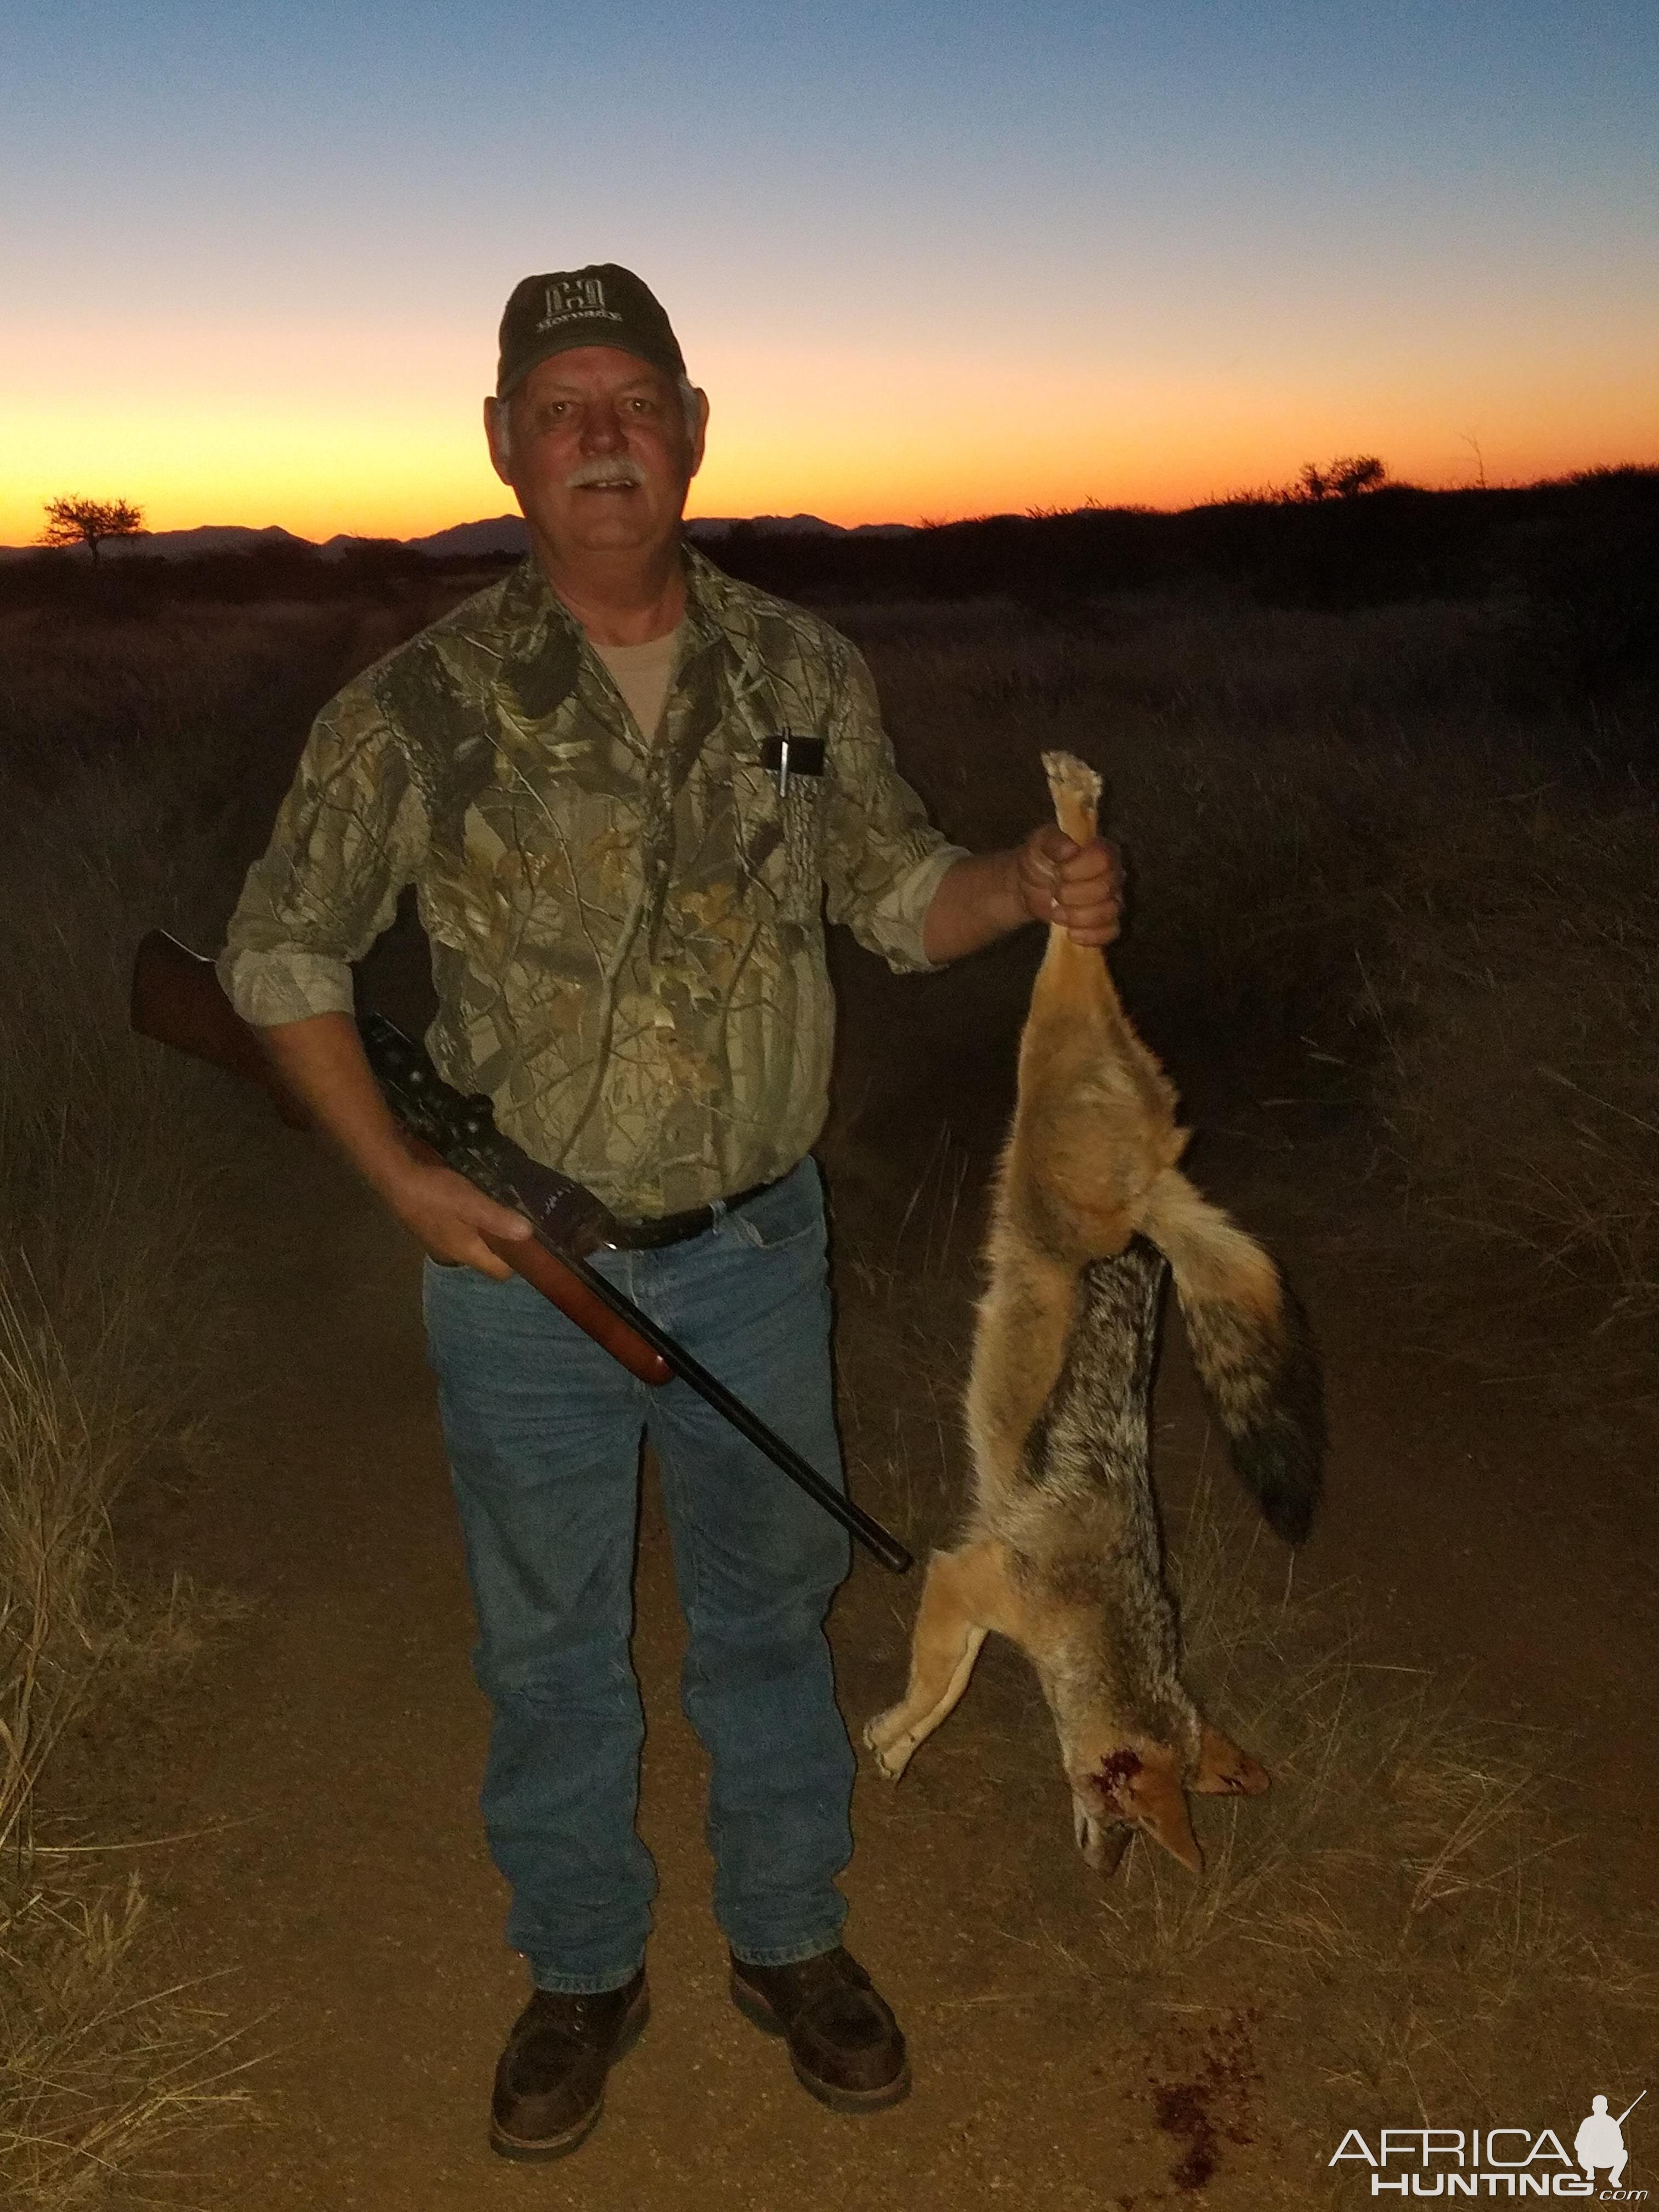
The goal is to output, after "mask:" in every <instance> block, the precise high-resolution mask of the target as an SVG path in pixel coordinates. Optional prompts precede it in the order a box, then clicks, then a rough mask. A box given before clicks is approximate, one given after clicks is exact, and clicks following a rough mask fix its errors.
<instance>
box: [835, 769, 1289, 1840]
mask: <svg viewBox="0 0 1659 2212" xmlns="http://www.w3.org/2000/svg"><path fill="white" fill-rule="evenodd" d="M1043 764H1044V767H1045V768H1046V769H1047V770H1048V779H1049V786H1050V789H1051V792H1052V793H1053V796H1054V808H1055V814H1056V817H1057V819H1058V820H1059V822H1060V827H1061V829H1063V830H1064V831H1065V832H1066V835H1067V836H1069V837H1072V838H1073V839H1074V840H1075V841H1076V842H1078V843H1079V844H1081V843H1084V842H1087V840H1088V839H1090V838H1091V837H1092V836H1094V834H1095V826H1096V810H1097V802H1098V798H1099V793H1100V779H1099V777H1098V776H1097V775H1096V774H1095V772H1094V771H1093V770H1092V769H1090V768H1088V767H1086V766H1085V763H1082V762H1081V761H1079V760H1076V759H1075V758H1073V757H1072V756H1070V755H1068V754H1064V753H1058V754H1056V753H1050V754H1046V755H1045V756H1044V761H1043ZM1175 1115H1176V1094H1175V1091H1174V1088H1173V1086H1172V1085H1170V1081H1169V1079H1168V1078H1167V1077H1166V1076H1165V1074H1164V1071H1163V1069H1162V1068H1161V1067H1160V1066H1159V1065H1158V1061H1157V1060H1155V1059H1154V1058H1153V1057H1152V1054H1151V1053H1150V1052H1148V1051H1147V1049H1146V1046H1145V1045H1144V1044H1142V1042H1140V1039H1139V1037H1138V1036H1136V1034H1135V1032H1134V1030H1133V1027H1132V1026H1131V1024H1130V1023H1129V1020H1128V1018H1127V1016H1126V1015H1125V1013H1124V1012H1123V1009H1122V1007H1121V1005H1120V1003H1119V1000H1118V997H1117V993H1116V990H1115V987H1114V985H1113V982H1112V979H1111V975H1110V973H1109V969H1108V968H1107V965H1106V962H1105V959H1104V957H1103V955H1102V954H1101V953H1100V952H1098V951H1094V950H1092V949H1090V948H1087V947H1085V946H1081V945H1073V942H1072V941H1071V939H1070V938H1069V937H1068V936H1067V935H1066V932H1065V931H1064V929H1062V928H1059V927H1054V928H1051V929H1050V931H1049V936H1048V950H1047V951H1046V953H1045V955H1044V957H1043V961H1042V967H1041V969H1040V970H1039V972H1038V975H1037V977H1036V983H1035V986H1034V987H1033V990H1032V994H1031V1006H1030V1015H1029V1017H1028V1019H1027V1021H1026V1024H1025V1029H1024V1035H1023V1036H1022V1038H1021V1042H1020V1051H1019V1100H1018V1109H1017V1111H1016V1114H1015V1117H1014V1123H1013V1127H1012V1131H1011V1133H1010V1135H1009V1139H1008V1143H1007V1146H1006V1150H1005V1152H1004V1155H1003V1159H1002V1163H1001V1166H1000V1172H999V1176H998V1179H997V1184H996V1188H995V1193H994V1203H993V1212H992V1219H991V1225H990V1231H989V1234H988V1237H987V1245H986V1253H985V1258H986V1265H987V1275H988V1285H987V1290H986V1292H985V1295H984V1297H983V1299H982V1300H981V1305H980V1309H979V1315H978V1323H977V1329H976V1334H975V1344H974V1356H973V1362H972V1369H971V1373H970V1376H969V1384H968V1389H967V1401H966V1413H967V1425H968V1432H969V1443H970V1445H971V1448H972V1454H973V1464H974V1494H973V1502H972V1507H971V1510H970V1513H969V1522H968V1526H967V1528H966V1529H965V1530H964V1532H963V1538H962V1541H960V1542H959V1543H958V1544H957V1546H956V1547H954V1548H953V1549H951V1550H950V1551H947V1552H939V1553H934V1555H933V1559H932V1560H931V1562H930V1563H929V1567H928V1571H927V1582H926V1584H925V1587H924V1589H923V1592H922V1598H921V1607H920V1610H919V1612H918V1613H917V1618H916V1623H915V1633H914V1637H913V1639H912V1647H911V1659H910V1674H909V1681H908V1686H907V1687H906V1691H905V1694H904V1696H903V1698H902V1699H901V1700H900V1702H899V1703H898V1704H897V1705H895V1706H893V1707H892V1708H890V1710H889V1711H886V1712H884V1713H882V1714H880V1715H879V1716H878V1717H877V1718H876V1719H874V1720H873V1721H872V1722H871V1723H870V1725H869V1727H868V1728H867V1729H866V1731H865V1741H866V1743H867V1744H868V1745H869V1746H870V1747H872V1750H873V1751H874V1753H875V1756H876V1762H877V1765H878V1767H879V1768H880V1770H881V1771H882V1772H883V1773H884V1774H885V1775H886V1776H888V1777H889V1778H890V1779H892V1780H896V1779H897V1778H898V1777H899V1776H900V1775H901V1774H902V1772H903V1771H904V1768H905V1766H906V1765H907V1763H908V1760H909V1759H910V1757H911V1755H912V1753H914V1752H915V1749H916V1747H917V1746H918V1745H919V1744H921V1742H922V1741H924V1740H925V1739H926V1738H927V1736H928V1735H930V1734H931V1733H932V1732H933V1729H935V1728H937V1727H938V1726H939V1723H941V1722H942V1721H943V1720H944V1719H945V1717H946V1716H947V1715H948V1714H949V1713H950V1712H951V1709H952V1708H953V1707H954V1705H956V1703H957V1700H958V1699H960V1697H961V1696H962V1694H963V1691H964V1690H965V1689H966V1687H967V1685H968V1680H969V1676H970V1674H971V1673H972V1671H973V1666H974V1662H975V1658H976V1657H977V1656H978V1653H979V1650H980V1647H981V1644H983V1642H984V1640H985V1638H986V1636H987V1633H990V1632H996V1633H998V1634H1000V1635H1003V1636H1006V1637H1007V1638H1010V1639H1011V1640H1012V1642H1014V1643H1015V1644H1018V1646H1019V1647H1020V1649H1021V1650H1024V1652H1025V1654H1026V1655H1027V1656H1028V1657H1029V1658H1030V1661H1031V1662H1032V1664H1033V1665H1034V1667H1035V1668H1036V1672H1037V1674H1038V1676H1039V1679H1040V1680H1042V1686H1043V1689H1044V1692H1045V1694H1046V1696H1047V1698H1048V1704H1049V1706H1050V1709H1051V1711H1053V1713H1054V1720H1055V1724H1056V1727H1057V1729H1058V1731H1059V1734H1060V1746H1061V1752H1062V1756H1063V1758H1064V1760H1065V1765H1066V1776H1067V1779H1068V1781H1069V1782H1070V1784H1071V1787H1072V1792H1073V1811H1074V1821H1075V1826H1076V1833H1077V1839H1078V1843H1079V1847H1080V1848H1081V1850H1083V1852H1084V1855H1085V1858H1087V1859H1088V1860H1089V1861H1090V1863H1091V1864H1094V1865H1097V1866H1100V1867H1103V1868H1104V1869H1106V1870H1108V1871H1109V1870H1110V1869H1111V1868H1112V1867H1114V1866H1115V1864H1116V1863H1117V1861H1118V1859H1119V1858H1121V1855H1122V1851H1123V1850H1124V1848H1125V1846H1126V1844H1127V1841H1128V1840H1129V1838H1130V1837H1131V1836H1132V1835H1133V1833H1135V1832H1137V1831H1139V1832H1144V1833H1146V1834H1147V1835H1149V1836H1150V1837H1152V1838H1153V1839H1154V1840H1155V1841H1157V1842H1158V1843H1159V1844H1163V1845H1164V1848H1166V1849H1167V1850H1170V1851H1171V1852H1172V1853H1173V1854H1174V1855H1175V1856H1176V1857H1177V1858H1178V1859H1180V1860H1181V1861H1182V1863H1183V1864H1184V1865H1186V1866H1188V1867H1190V1868H1191V1869H1194V1871H1197V1870H1198V1869H1199V1868H1200V1865H1201V1863H1202V1862H1201V1858H1200V1852H1199V1849H1198V1844H1197V1842H1196V1840H1195V1838H1194V1834H1193V1831H1192V1825H1191V1821H1190V1819H1189V1817H1188V1810H1187V1801H1186V1795H1185V1792H1186V1790H1188V1789H1189V1788H1190V1789H1192V1790H1196V1791H1198V1792H1200V1794H1212V1795H1220V1794H1241V1795H1248V1796H1255V1795H1257V1794H1259V1793H1260V1792H1261V1790H1265V1789H1266V1788H1267V1775H1266V1774H1265V1773H1264V1772H1263V1771H1262V1769H1261V1767H1260V1766H1258V1765H1256V1764H1255V1761H1254V1760H1253V1759H1249V1758H1248V1757H1247V1756H1246V1754H1245V1753H1243V1752H1241V1751H1240V1750H1239V1749H1238V1748H1237V1746H1236V1745H1234V1744H1232V1743H1231V1742H1229V1741H1228V1740H1227V1739H1226V1737H1225V1736H1224V1735H1221V1734H1220V1733H1219V1731H1218V1730H1217V1729H1213V1728H1212V1727H1211V1726H1210V1724H1209V1723H1207V1722H1205V1721H1203V1720H1202V1719H1201V1718H1200V1716H1199V1715H1198V1713H1197V1711H1196V1710H1195V1709H1194V1706H1193V1705H1192V1701H1191V1699H1190V1698H1188V1696H1187V1693H1186V1692H1185V1691H1184V1689H1183V1688H1182V1686H1181V1684H1180V1682H1179V1680H1178V1679H1177V1678H1176V1673H1175V1668H1174V1663H1173V1655H1174V1650H1175V1632H1174V1621H1173V1610H1172V1607H1170V1601H1169V1598H1168V1594H1167V1591H1165V1590H1164V1589H1163V1587H1162V1582H1161V1577H1160V1576H1159V1574H1158V1567H1157V1561H1156V1538H1155V1534H1153V1535H1152V1536H1150V1537H1149V1534H1148V1530H1147V1528H1146V1526H1145V1525H1144V1524H1145V1520H1146V1515H1147V1514H1149V1513H1150V1511H1151V1508H1150V1504H1146V1505H1145V1507H1144V1508H1140V1507H1139V1506H1138V1503H1137V1492H1136V1491H1135V1488H1134V1486H1133V1484H1129V1485H1126V1486H1114V1485H1113V1484H1111V1483H1110V1482H1102V1483H1100V1484H1098V1485H1094V1486H1091V1485H1090V1484H1088V1483H1087V1482H1079V1481H1078V1480H1075V1479H1073V1480H1071V1481H1070V1482H1069V1484H1068V1482H1067V1481H1066V1480H1064V1479H1062V1477H1061V1476H1053V1477H1052V1479H1045V1475H1044V1471H1043V1470H1042V1469H1040V1468H1033V1467H1032V1466H1031V1465H1030V1464H1029V1463H1028V1461H1027V1454H1028V1447H1029V1446H1031V1444H1032V1438H1033V1434H1034V1427H1035V1425H1036V1424H1037V1423H1038V1420H1039V1417H1040V1416H1042V1415H1043V1414H1044V1413H1045V1409H1046V1408H1048V1407H1050V1403H1051V1399H1052V1397H1053V1395H1054V1390H1055V1385H1056V1383H1057V1382H1058V1381H1059V1380H1060V1376H1061V1371H1062V1367H1063V1365H1064V1364H1065V1363H1066V1360H1067V1358H1068V1348H1069V1347H1070V1346H1072V1341H1073V1327H1074V1322H1076V1321H1077V1319H1078V1317H1079V1311H1080V1302H1081V1296H1082V1294H1081V1291H1080V1288H1079V1285H1080V1283H1081V1281H1082V1278H1083V1273H1084V1270H1085V1268H1086V1267H1089V1266H1090V1265H1091V1263H1092V1262H1094V1261H1103V1260H1111V1259H1114V1258H1115V1257H1116V1256H1117V1255H1121V1254H1123V1253H1125V1252H1126V1250H1127V1247H1128V1245H1129V1243H1130V1240H1131V1238H1132V1237H1134V1236H1136V1235H1137V1233H1138V1234H1139V1235H1140V1236H1141V1237H1145V1238H1146V1239H1147V1240H1148V1241H1149V1242H1150V1243H1152V1244H1154V1245H1156V1246H1157V1247H1158V1249H1159V1250H1160V1251H1161V1252H1163V1253H1164V1255H1165V1256H1166V1257H1167V1258H1168V1259H1169V1261H1170V1265H1171V1267H1172V1269H1173V1272H1174V1273H1175V1276H1176V1285H1177V1289H1178V1291H1179V1292H1180V1295H1181V1298H1182V1306H1183V1310H1186V1311H1187V1312H1188V1322H1189V1326H1193V1325H1194V1317H1195V1316H1212V1317H1218V1318H1217V1327H1216V1330H1215V1334H1216V1335H1217V1337H1218V1340H1223V1341H1224V1342H1225V1349H1226V1354H1227V1356H1226V1357H1225V1358H1222V1359H1221V1360H1219V1362H1218V1363H1212V1364H1214V1365H1216V1366H1217V1369H1218V1371H1217V1372H1216V1373H1214V1374H1212V1376H1210V1378H1209V1380H1210V1383H1211V1387H1212V1393H1213V1395H1215V1396H1216V1397H1217V1399H1218V1409H1220V1410H1223V1411H1224V1412H1225V1411H1226V1410H1227V1408H1226V1407H1225V1406H1221V1405H1220V1404H1219V1401H1223V1400H1225V1399H1226V1398H1227V1397H1228V1396H1229V1395H1230V1394H1231V1396H1232V1397H1233V1398H1234V1399H1236V1400H1237V1402H1238V1404H1239V1405H1240V1406H1243V1407H1245V1408H1246V1410H1247V1411H1248V1409H1249V1407H1250V1406H1252V1405H1253V1404H1254V1403H1255V1396H1260V1395H1261V1390H1262V1389H1263V1388H1264V1385H1263V1383H1262V1373H1261V1365H1262V1358H1263V1357H1264V1350H1263V1348H1264V1347H1266V1348H1267V1352H1266V1356H1269V1357H1270V1356H1271V1352H1272V1347H1273V1346H1274V1345H1275V1344H1276V1343H1277V1342H1278V1340H1279V1335H1280V1334H1282V1333H1283V1330H1284V1327H1285V1316H1284V1298H1283V1291H1282V1285H1281V1284H1280V1280H1279V1274H1278V1271H1277V1269H1276V1268H1275V1267H1274V1266H1273V1261H1271V1260H1270V1259H1269V1258H1268V1257H1267V1255H1266V1254H1265V1253H1264V1252H1263V1251H1262V1250H1261V1247H1260V1246H1259V1245H1257V1244H1256V1243H1255V1242H1254V1241H1253V1240H1252V1239H1251V1238H1250V1237H1247V1236H1246V1235H1245V1234H1244V1233H1243V1231H1241V1230H1239V1229H1237V1228H1236V1227H1235V1226H1234V1225H1233V1224H1232V1223H1231V1221H1229V1220H1228V1219H1227V1218H1226V1216H1225V1214H1222V1213H1220V1212H1218V1210H1217V1209H1216V1208H1215V1207H1213V1206H1210V1205H1209V1204H1208V1203H1207V1202H1206V1200H1204V1199H1203V1198H1201V1197H1200V1194H1198V1192H1197V1191H1196V1190H1194V1188H1193V1186H1192V1185H1191V1183H1190V1182H1188V1181H1187V1179H1186V1177H1185V1176H1182V1174H1180V1173H1179V1172H1178V1170H1177V1169H1176V1162H1177V1161H1178V1160H1179V1159H1180V1158H1181V1155H1182V1151H1183V1149H1184V1147H1185V1145H1186V1141H1187V1139H1186V1133H1185V1132H1184V1131H1182V1130H1181V1129H1180V1128H1178V1127H1176V1118H1175ZM1131 1287H1132V1288H1133V1285H1132V1286H1131ZM1146 1328H1147V1331H1148V1332H1149V1331H1150V1317H1148V1318H1147V1322H1146ZM1126 1342H1127V1339H1126ZM1241 1347H1242V1348H1241ZM1252 1394H1255V1396H1253V1395H1252ZM1130 1395H1133V1394H1132V1393H1131V1394H1130ZM1132 1411H1133V1409H1132ZM1139 1418H1140V1419H1141V1422H1142V1430H1141V1431H1139V1433H1140V1434H1141V1435H1142V1437H1143V1443H1144V1407H1141V1408H1140V1409H1139ZM1136 1433H1138V1432H1137V1431H1134V1430H1133V1427H1131V1428H1130V1429H1129V1430H1127V1431H1126V1434H1127V1435H1128V1436H1129V1437H1130V1440H1131V1442H1133V1436H1134V1435H1135V1434H1136ZM1033 1448H1034V1449H1035V1447H1033ZM1126 1449H1127V1447H1126ZM1142 1462H1143V1471H1144V1449H1143V1452H1142ZM1145 1488H1146V1486H1145V1485H1144V1483H1143V1484H1142V1486H1141V1489H1142V1491H1145ZM1146 1496H1147V1498H1149V1496H1150V1493H1149V1492H1146ZM1154 1584H1155V1585H1156V1587H1153V1585H1154ZM1153 1647H1156V1649H1155V1650H1154V1648H1153ZM1143 1649H1144V1650H1146V1651H1147V1652H1150V1653H1151V1654H1152V1656H1149V1657H1147V1658H1146V1662H1145V1664H1142V1663H1140V1661H1141V1654H1142V1651H1143Z"/></svg>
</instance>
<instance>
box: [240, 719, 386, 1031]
mask: <svg viewBox="0 0 1659 2212" xmlns="http://www.w3.org/2000/svg"><path fill="white" fill-rule="evenodd" d="M427 834H428V824H427V819H426V813H425V809H424V807H423V805H422V802H421V798H420V793H419V792H418V790H417V789H416V786H415V783H414V781H413V780H412V778H411V777H410V773H409V767H408V763H407V760H406V758H405V757H404V751H403V749H402V747H401V746H400V745H399V744H398V741H397V736H396V732H394V731H393V729H392V726H391V725H390V724H389V722H388V721H387V720H386V715H385V714H384V713H383V712H382V710H381V708H380V703H379V702H378V700H377V699H376V698H375V696H374V692H373V690H372V689H371V688H370V687H369V686H368V684H354V685H352V686H350V687H349V688H348V689H347V690H344V691H343V692H342V693H341V694H340V696H339V697H338V698H337V699H336V700H334V701H333V702H331V704H330V705H329V706H327V707H326V708H324V710H323V712H322V714H320V715H319V717H318V719H317V720H316V722H315V723H314V725H313V728H312V732H311V735H310V738H308V739H307V744H306V749H305V751H304V753H303V754H302V755H301V760H300V765H299V769H298V770H297V772H296V773H295V778H294V781H293V784H292V785H291V786H290V787H289V793H288V796H287V798H286V799H284V800H283V805H282V809H281V811H280V812H279V813H278V815H277V817H276V827H275V829H273V830H272V832H271V838H270V845H269V846H268V847H267V848H266V850H265V852H264V856H263V858H261V859H260V860H256V861H255V862H254V864H253V866H252V867H251V868H250V869H249V870H248V874H247V881H246V883H245V884H243V886H242V895H241V897H240V899H239V900H238V901H237V904H236V910H235V912H234V914H233V915H232V916H231V919H230V927H229V929H228V933H227V936H226V942H225V948H224V951H222V953H221V954H220V956H219V961H218V972H219V979H220V981H221V982H222V983H223V985H224V987H225V989H226V991H227V992H228V994H229V997H230V1000H231V1003H232V1005H233V1006H234V1007H235V1009H236V1011H237V1012H238V1013H239V1014H240V1016H241V1017H242V1019H243V1020H244V1021H246V1022H252V1023H253V1024H256V1025H257V1026H258V1027H260V1028H270V1027H272V1026H274V1025H275V1024H277V1023H280V1022H298V1021H305V1020H307V1019H308V1018H310V1017H311V1016H312V1015H313V1014H331V1013H349V1012H351V1010H352V987H351V966H350V963H352V961H354V960H358V959H361V958H362V955H363V954H364V953H365V952H367V951H368V948H369V946H370V945H372V944H373V943H374V940H375V939H376V938H377V937H378V936H379V935H380V933H381V931H382V930H383V929H385V928H386V926H387V924H388V923H389V922H390V921H391V920H392V915H394V913H395V912H396V911H397V905H398V893H399V891H401V890H402V889H403V887H404V884H406V883H408V882H409V881H410V879H411V878H412V876H413V875H414V873H415V871H416V866H418V863H419V860H420V858H421V855H422V852H423V850H424V848H425V845H426V842H427Z"/></svg>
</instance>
